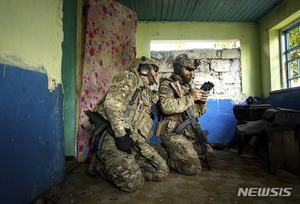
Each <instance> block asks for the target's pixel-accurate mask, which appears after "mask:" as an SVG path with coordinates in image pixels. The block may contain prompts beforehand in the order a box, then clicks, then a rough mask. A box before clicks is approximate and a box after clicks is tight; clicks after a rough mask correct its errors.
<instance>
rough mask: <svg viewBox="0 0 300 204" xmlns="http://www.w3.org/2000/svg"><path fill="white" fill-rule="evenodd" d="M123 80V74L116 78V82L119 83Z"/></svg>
mask: <svg viewBox="0 0 300 204" xmlns="http://www.w3.org/2000/svg"><path fill="white" fill-rule="evenodd" d="M124 79H125V75H124V74H120V75H118V76H117V77H116V82H120V81H123V80H124Z"/></svg>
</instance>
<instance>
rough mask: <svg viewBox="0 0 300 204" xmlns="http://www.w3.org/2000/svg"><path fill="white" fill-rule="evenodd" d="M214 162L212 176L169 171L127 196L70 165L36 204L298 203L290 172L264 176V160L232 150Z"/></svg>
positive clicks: (82, 166)
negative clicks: (242, 192) (248, 192)
mask: <svg viewBox="0 0 300 204" xmlns="http://www.w3.org/2000/svg"><path fill="white" fill-rule="evenodd" d="M215 151H216V154H217V158H218V160H217V162H216V163H215V167H214V169H213V170H212V171H208V170H207V169H203V171H202V173H201V174H199V175H196V176H185V175H182V174H179V173H177V172H175V171H172V170H170V174H169V176H168V177H167V178H166V179H165V180H163V181H161V182H149V181H147V182H145V185H144V186H143V188H142V189H140V190H139V191H137V192H134V193H126V192H122V191H120V190H118V189H117V188H115V187H113V186H112V185H111V184H110V183H109V182H107V181H105V180H103V179H102V178H101V177H96V178H90V177H89V176H88V175H87V174H86V168H87V166H88V163H79V164H76V165H73V168H72V169H69V170H68V173H67V174H66V179H65V181H64V182H62V183H61V184H60V185H57V186H56V187H54V188H53V189H51V190H50V191H49V192H47V193H46V194H44V195H43V196H42V197H40V198H39V199H37V200H36V201H35V202H34V203H35V204H54V203H55V204H96V203H97V204H98V203H105V204H109V203H118V204H119V203H120V204H127V203H134V204H148V203H149V204H151V203H154V204H160V203H162V204H169V203H170V204H173V203H175V204H177V203H178V204H179V203H180V204H181V203H184V204H185V203H195V204H196V203H300V193H299V192H300V177H299V176H296V175H294V174H292V173H291V172H290V171H289V169H287V168H286V169H282V168H281V169H278V170H277V173H276V175H271V174H270V173H269V171H268V162H267V159H266V157H264V156H254V155H253V154H244V155H242V156H240V155H238V153H237V151H236V149H233V148H226V149H219V150H216V149H215ZM247 187H248V188H251V187H252V188H273V189H274V188H277V189H275V191H276V192H280V189H278V188H291V190H289V191H290V193H291V195H290V196H263V197H258V196H252V197H249V196H237V193H238V189H239V188H247ZM273 195H274V194H273Z"/></svg>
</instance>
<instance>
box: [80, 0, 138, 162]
mask: <svg viewBox="0 0 300 204" xmlns="http://www.w3.org/2000/svg"><path fill="white" fill-rule="evenodd" d="M86 11H87V12H86V29H85V44H84V59H83V66H82V73H81V89H80V102H79V103H80V107H79V110H80V112H79V120H78V121H79V122H78V123H79V125H78V137H77V160H78V161H81V162H84V161H88V160H89V159H90V155H91V151H92V150H91V145H92V138H91V137H90V135H88V134H87V133H86V131H85V130H83V129H82V128H81V126H80V124H81V122H82V120H83V118H84V117H86V116H85V114H84V111H85V110H88V109H89V110H90V109H92V108H93V107H94V106H95V104H96V103H97V101H98V100H99V99H101V97H103V96H104V95H105V93H106V91H107V90H108V89H109V87H110V85H111V82H112V79H113V77H114V76H115V75H116V74H118V73H120V72H122V71H124V70H125V68H126V66H127V65H128V64H129V63H130V62H131V60H133V59H134V58H135V55H136V52H135V47H136V25H137V17H136V13H135V12H133V11H132V10H130V9H128V8H126V7H124V6H123V5H121V4H119V3H117V2H115V1H113V0H105V1H101V0H89V1H88V2H87V4H86Z"/></svg>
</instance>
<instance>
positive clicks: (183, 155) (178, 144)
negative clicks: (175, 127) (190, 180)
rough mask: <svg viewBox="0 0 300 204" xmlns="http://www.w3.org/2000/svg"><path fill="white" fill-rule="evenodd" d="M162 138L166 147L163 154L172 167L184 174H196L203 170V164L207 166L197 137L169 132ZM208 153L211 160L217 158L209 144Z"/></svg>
mask: <svg viewBox="0 0 300 204" xmlns="http://www.w3.org/2000/svg"><path fill="white" fill-rule="evenodd" d="M191 134H193V133H191ZM161 140H162V144H163V146H164V147H165V149H166V151H165V153H163V154H161V155H162V157H163V158H164V159H165V160H166V161H167V164H168V165H169V167H170V168H171V169H174V170H176V171H178V172H180V173H182V174H186V175H194V174H198V173H200V172H201V169H202V166H203V167H207V166H206V163H205V162H204V156H203V154H202V149H201V146H200V145H199V143H198V141H197V140H196V138H193V137H187V136H186V135H185V134H176V133H175V132H168V133H166V134H164V135H162V136H161ZM160 153H161V151H160ZM206 155H207V157H208V159H209V160H213V159H214V158H215V152H214V151H213V149H212V148H211V146H210V145H209V144H207V152H206ZM201 164H202V165H201Z"/></svg>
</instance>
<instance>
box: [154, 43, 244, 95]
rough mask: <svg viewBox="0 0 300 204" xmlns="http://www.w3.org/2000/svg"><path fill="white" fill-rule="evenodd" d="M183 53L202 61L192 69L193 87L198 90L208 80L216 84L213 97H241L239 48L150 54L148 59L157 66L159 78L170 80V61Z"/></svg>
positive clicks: (212, 92)
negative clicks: (158, 67)
mask: <svg viewBox="0 0 300 204" xmlns="http://www.w3.org/2000/svg"><path fill="white" fill-rule="evenodd" d="M183 53H185V54H188V56H191V57H194V58H198V59H200V62H201V63H200V65H199V66H198V68H197V70H195V73H194V78H193V80H192V87H197V88H199V87H200V86H201V85H202V84H203V83H204V82H207V81H211V82H212V83H213V84H214V85H215V87H214V88H213V89H212V91H211V95H212V96H214V97H220V96H222V97H233V96H239V95H241V94H242V85H241V51H240V49H239V48H234V49H221V50H216V49H192V50H172V51H151V58H152V59H154V60H156V61H157V63H158V65H159V66H160V70H159V72H160V75H159V77H162V78H165V77H169V76H170V75H171V73H172V72H173V68H172V62H173V61H174V59H175V58H176V56H178V55H179V54H183ZM155 89H157V87H155Z"/></svg>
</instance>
